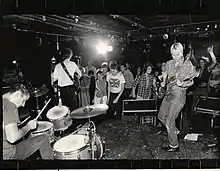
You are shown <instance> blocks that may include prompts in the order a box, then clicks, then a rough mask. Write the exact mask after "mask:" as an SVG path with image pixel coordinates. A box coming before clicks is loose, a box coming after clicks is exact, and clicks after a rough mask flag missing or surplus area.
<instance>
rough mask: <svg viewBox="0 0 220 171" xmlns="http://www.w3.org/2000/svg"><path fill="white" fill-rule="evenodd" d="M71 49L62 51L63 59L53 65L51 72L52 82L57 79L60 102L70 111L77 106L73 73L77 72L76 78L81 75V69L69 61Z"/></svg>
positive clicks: (71, 54)
mask: <svg viewBox="0 0 220 171" xmlns="http://www.w3.org/2000/svg"><path fill="white" fill-rule="evenodd" d="M72 57H73V51H72V50H71V49H69V48H67V49H65V51H64V52H63V61H62V62H61V63H59V64H57V65H56V66H55V69H54V72H53V73H52V76H51V78H52V82H53V84H54V82H55V81H58V87H59V88H60V93H61V96H60V97H61V100H62V104H63V105H65V106H67V107H69V109H70V111H73V110H74V109H76V108H78V103H77V88H76V87H77V85H76V81H75V80H74V74H75V73H77V76H78V79H79V78H80V77H81V76H82V73H81V71H80V70H79V68H78V66H77V65H76V63H75V62H73V61H71V58H72Z"/></svg>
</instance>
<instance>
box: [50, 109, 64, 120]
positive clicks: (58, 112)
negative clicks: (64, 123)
mask: <svg viewBox="0 0 220 171" xmlns="http://www.w3.org/2000/svg"><path fill="white" fill-rule="evenodd" d="M67 113H68V108H67V107H66V106H61V107H59V106H55V107H53V108H51V109H50V110H49V111H48V112H47V118H48V119H51V120H54V119H59V118H62V117H63V116H65V115H66V114H67Z"/></svg>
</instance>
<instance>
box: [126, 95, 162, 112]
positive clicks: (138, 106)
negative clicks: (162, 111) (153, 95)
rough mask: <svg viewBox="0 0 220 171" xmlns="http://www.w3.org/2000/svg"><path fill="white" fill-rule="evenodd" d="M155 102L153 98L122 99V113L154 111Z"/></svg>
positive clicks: (155, 107)
mask: <svg viewBox="0 0 220 171" xmlns="http://www.w3.org/2000/svg"><path fill="white" fill-rule="evenodd" d="M157 111H158V110H157V103H156V100H155V99H141V100H139V99H135V100H134V99H131V100H124V101H123V114H129V113H136V114H137V115H138V113H156V112H157Z"/></svg>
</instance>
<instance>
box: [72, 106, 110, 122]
mask: <svg viewBox="0 0 220 171" xmlns="http://www.w3.org/2000/svg"><path fill="white" fill-rule="evenodd" d="M107 110H108V105H105V104H96V105H90V106H84V107H81V108H78V109H76V110H74V111H72V112H71V113H70V117H71V118H73V119H87V118H91V117H95V116H98V115H101V114H105V112H106V111H107Z"/></svg>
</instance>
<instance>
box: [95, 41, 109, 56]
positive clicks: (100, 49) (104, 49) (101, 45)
mask: <svg viewBox="0 0 220 171" xmlns="http://www.w3.org/2000/svg"><path fill="white" fill-rule="evenodd" d="M96 50H97V52H98V53H100V54H106V53H107V51H108V47H107V46H106V44H105V43H102V42H99V44H98V45H97V46H96Z"/></svg>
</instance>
